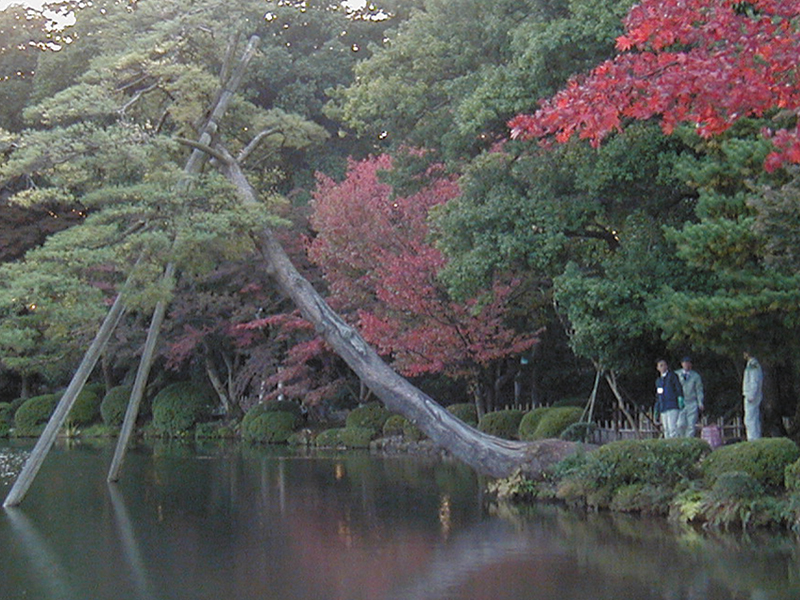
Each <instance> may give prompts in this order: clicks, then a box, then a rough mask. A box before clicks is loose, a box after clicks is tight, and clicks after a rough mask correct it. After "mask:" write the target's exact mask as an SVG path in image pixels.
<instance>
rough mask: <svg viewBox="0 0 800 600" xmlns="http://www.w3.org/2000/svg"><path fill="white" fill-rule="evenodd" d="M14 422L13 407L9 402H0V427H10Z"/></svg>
mask: <svg viewBox="0 0 800 600" xmlns="http://www.w3.org/2000/svg"><path fill="white" fill-rule="evenodd" d="M13 422H14V407H13V406H12V405H11V403H10V402H0V427H5V426H8V425H11V423H13Z"/></svg>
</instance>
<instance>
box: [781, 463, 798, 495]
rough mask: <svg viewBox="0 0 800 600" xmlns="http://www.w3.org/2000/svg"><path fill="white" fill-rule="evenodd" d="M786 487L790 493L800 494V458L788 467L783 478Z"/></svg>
mask: <svg viewBox="0 0 800 600" xmlns="http://www.w3.org/2000/svg"><path fill="white" fill-rule="evenodd" d="M783 481H784V485H785V486H786V489H787V490H789V491H790V492H800V458H799V459H797V460H796V461H794V462H793V463H792V464H790V465H786V469H785V470H784V476H783Z"/></svg>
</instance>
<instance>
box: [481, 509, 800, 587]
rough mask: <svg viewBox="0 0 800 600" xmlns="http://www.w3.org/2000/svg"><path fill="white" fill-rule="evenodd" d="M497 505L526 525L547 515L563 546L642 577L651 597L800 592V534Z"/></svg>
mask: <svg viewBox="0 0 800 600" xmlns="http://www.w3.org/2000/svg"><path fill="white" fill-rule="evenodd" d="M495 510H497V512H498V513H499V514H501V515H502V516H503V517H504V518H506V519H511V520H512V521H513V522H514V523H516V524H517V526H518V527H519V528H520V530H521V531H525V530H528V529H530V528H534V529H536V528H540V527H542V526H545V525H543V522H544V523H549V524H550V525H549V526H550V527H552V534H553V535H552V537H553V539H554V540H558V542H557V544H558V546H559V547H560V548H561V549H562V550H564V551H567V552H568V553H569V554H570V555H571V556H573V557H574V559H575V560H576V561H577V562H578V563H580V564H583V565H586V566H587V567H590V568H592V569H597V570H598V571H599V572H601V573H614V574H615V575H616V576H618V577H621V578H629V579H631V580H633V581H637V582H638V583H639V585H641V586H642V588H643V589H647V590H648V591H650V592H651V593H653V594H654V597H658V598H664V599H665V600H672V599H673V598H674V599H680V600H694V599H698V600H716V599H719V600H723V599H724V600H730V599H732V598H735V599H738V598H742V599H750V598H753V599H758V600H768V599H769V600H795V599H796V598H798V597H800V576H798V574H797V569H798V564H800V555H799V554H798V548H797V544H796V541H795V540H794V539H793V538H792V537H790V536H788V535H784V534H775V533H769V532H759V533H758V534H753V535H750V536H748V535H744V534H741V533H740V534H735V533H721V532H719V533H712V532H705V531H702V532H701V531H697V530H695V529H693V528H690V527H684V526H678V525H671V524H669V523H667V522H666V521H663V520H660V519H648V518H644V517H635V516H630V515H619V514H607V513H602V514H598V513H581V512H578V511H574V510H567V509H562V508H560V507H553V506H536V507H532V508H531V509H530V510H525V511H520V510H518V509H516V508H514V507H507V506H506V507H503V508H500V509H497V508H496V509H495ZM523 512H524V513H525V515H524V516H523Z"/></svg>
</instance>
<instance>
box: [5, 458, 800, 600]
mask: <svg viewBox="0 0 800 600" xmlns="http://www.w3.org/2000/svg"><path fill="white" fill-rule="evenodd" d="M1 453H2V449H0V455H1ZM109 459H110V452H109V451H107V450H106V449H97V448H87V447H81V446H78V447H76V448H74V449H72V450H66V449H64V448H61V449H60V450H58V451H56V452H55V453H54V455H53V456H51V457H49V458H48V461H46V462H45V465H44V466H43V468H42V471H41V472H40V475H39V479H41V481H38V480H37V483H36V484H35V486H34V487H33V488H32V489H31V493H30V494H29V495H28V497H27V498H26V501H25V503H24V504H23V505H22V507H21V508H20V509H17V512H12V511H6V512H5V513H0V547H2V548H4V557H3V560H2V561H0V598H4V599H6V598H8V599H13V598H22V597H35V598H37V599H41V600H49V599H51V598H57V599H66V600H72V599H76V600H77V599H80V600H85V599H87V598H91V599H92V600H105V599H106V598H108V599H111V598H114V599H118V598H138V599H142V600H154V599H156V598H170V599H171V600H172V599H182V598H186V599H191V600H202V599H205V598H208V599H211V598H214V599H216V598H220V597H224V598H232V599H235V600H250V599H253V600H255V599H258V600H264V599H266V600H273V599H274V600H279V599H280V600H305V599H314V600H362V599H364V600H367V599H368V600H485V599H486V598H491V599H492V600H522V599H524V600H529V599H535V600H549V599H553V600H555V599H558V600H577V599H580V600H585V599H592V600H604V599H608V600H611V599H614V600H628V599H631V600H633V599H636V600H693V599H695V598H703V599H704V600H745V599H747V600H789V599H791V600H796V598H800V581H799V580H798V579H799V578H798V565H800V556H798V548H797V541H796V539H795V538H794V537H792V536H782V535H764V536H757V537H754V538H749V539H748V538H745V537H742V536H733V535H728V536H717V537H715V536H710V535H708V534H702V535H701V534H698V533H697V532H695V531H693V530H680V529H678V530H676V529H674V528H671V527H669V526H668V525H667V524H665V523H664V522H662V521H646V520H640V519H630V518H627V519H624V518H613V517H610V516H608V515H597V514H589V515H581V514H578V513H575V512H571V511H564V510H560V509H558V508H557V507H552V506H538V507H535V508H533V509H531V510H529V511H520V510H518V509H513V508H510V507H507V506H492V507H487V506H485V503H484V501H483V498H482V497H481V495H480V489H481V485H480V482H479V481H478V480H477V478H476V477H475V476H474V475H473V474H472V473H471V472H470V471H469V470H468V469H466V468H464V467H462V466H460V465H457V464H453V463H440V462H432V461H425V460H421V459H413V458H384V459H381V458H376V457H373V456H370V455H369V454H366V453H347V454H342V453H316V454H303V453H299V454H298V453H290V452H287V451H285V450H284V451H279V450H275V449H265V448H246V447H245V448H239V447H236V446H223V447H212V448H201V449H200V450H199V451H198V450H197V449H195V448H191V447H187V446H185V445H165V444H159V445H158V446H155V447H153V448H139V449H136V450H134V451H133V452H131V454H129V456H128V458H127V460H126V472H125V475H124V478H123V480H122V481H121V482H120V483H119V484H116V485H112V486H107V485H106V483H105V472H106V468H107V463H108V460H109ZM8 485H10V482H5V481H0V493H2V492H3V491H4V490H3V486H8ZM36 486H38V487H36ZM86 590H90V591H91V593H89V594H86V593H85V592H86Z"/></svg>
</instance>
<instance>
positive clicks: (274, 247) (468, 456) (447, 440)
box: [209, 145, 574, 477]
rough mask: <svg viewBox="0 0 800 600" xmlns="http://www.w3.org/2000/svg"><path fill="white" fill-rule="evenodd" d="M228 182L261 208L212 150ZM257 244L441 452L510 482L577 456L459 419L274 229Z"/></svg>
mask: <svg viewBox="0 0 800 600" xmlns="http://www.w3.org/2000/svg"><path fill="white" fill-rule="evenodd" d="M209 150H210V151H211V152H212V153H213V155H214V156H215V158H217V160H218V163H219V166H220V168H221V169H222V171H223V172H224V173H225V175H226V177H227V178H228V179H229V180H230V181H231V182H232V183H233V184H234V185H235V186H236V189H237V190H238V192H239V195H240V197H241V199H242V202H243V203H244V204H246V205H250V206H257V205H258V201H257V196H256V193H255V190H253V188H252V186H251V185H250V184H249V182H248V180H247V178H246V177H245V175H244V173H243V172H242V170H241V168H240V166H239V163H238V162H237V161H236V160H235V159H234V158H233V156H231V155H230V153H229V152H228V151H227V150H226V149H225V148H223V147H221V146H219V145H217V146H215V147H214V148H213V149H209ZM255 243H256V245H257V247H258V249H259V251H260V252H261V254H262V255H263V256H264V258H265V259H266V261H267V264H268V265H269V269H270V274H271V275H272V276H273V277H274V278H275V280H276V281H277V283H278V285H279V286H280V288H281V290H283V292H284V293H286V294H287V295H288V296H289V297H291V299H292V300H293V301H294V303H295V305H296V306H297V308H298V309H299V310H300V312H301V314H302V315H303V317H304V318H305V319H306V320H308V321H309V322H310V323H312V324H313V325H314V327H315V329H316V331H317V333H319V334H320V335H321V336H322V337H323V338H324V339H325V341H326V342H328V344H329V345H330V346H331V348H333V350H334V352H336V353H337V354H338V355H339V356H340V357H341V358H342V359H343V360H344V361H345V362H346V363H347V364H348V366H349V367H350V368H351V369H352V370H353V371H354V372H355V373H356V375H358V377H359V378H360V379H361V381H362V382H364V384H365V385H367V386H368V387H369V388H370V389H371V390H372V391H373V392H374V393H375V395H376V396H378V398H380V400H381V401H382V402H383V403H384V405H385V406H386V407H387V408H388V409H389V410H391V411H394V412H397V413H400V414H402V415H403V416H405V417H406V418H407V419H409V420H410V421H411V422H412V423H414V424H415V425H416V426H417V427H419V428H420V429H421V430H422V431H423V432H424V433H425V434H426V435H427V436H428V437H429V438H430V439H431V440H432V441H433V442H434V443H435V444H436V445H437V446H439V447H441V448H444V449H446V450H448V451H449V452H450V453H451V454H452V455H453V456H455V457H456V458H458V459H460V460H461V461H463V462H465V463H466V464H468V465H470V466H472V467H473V468H474V469H475V470H476V471H478V472H479V473H482V474H485V475H489V476H493V477H505V476H508V475H510V474H511V473H513V472H514V471H515V470H517V469H522V470H523V471H524V472H526V473H529V474H533V475H536V474H540V473H541V472H542V470H543V469H545V468H546V467H547V466H549V465H550V464H552V463H553V462H555V461H556V460H559V459H560V458H563V457H564V456H565V455H566V454H568V453H570V452H572V451H573V448H574V444H571V443H569V442H562V441H559V440H546V441H542V442H532V443H523V442H517V441H510V440H503V439H500V438H497V437H494V436H490V435H487V434H485V433H483V432H481V431H478V430H477V429H474V428H473V427H470V426H468V425H466V424H465V423H464V422H462V421H461V420H459V419H457V418H456V417H455V416H453V415H452V414H451V413H449V412H448V411H447V410H445V409H444V408H443V407H442V406H441V405H440V404H438V403H437V402H435V401H434V400H433V399H432V398H430V397H429V396H427V395H426V394H425V393H423V392H422V391H421V390H419V389H417V388H416V387H414V386H413V385H412V384H411V383H409V382H408V381H407V380H406V379H404V378H403V377H401V376H400V375H398V374H397V373H396V372H395V371H394V370H393V369H392V368H391V367H390V366H389V365H387V364H386V363H385V362H384V361H383V359H381V357H380V356H379V355H378V354H377V352H375V350H374V349H373V348H372V347H370V345H369V344H367V342H366V341H365V340H364V338H362V337H361V335H360V334H359V333H358V331H356V330H355V329H354V328H353V327H351V326H350V325H348V324H347V323H345V322H344V320H343V319H342V318H341V317H340V316H339V315H338V314H336V312H334V311H333V310H332V309H331V308H330V306H328V304H327V303H326V302H325V300H324V299H323V298H322V296H320V294H319V293H318V292H317V291H316V290H315V289H314V287H313V286H312V285H311V284H310V283H309V282H308V280H306V279H305V278H304V277H303V276H302V275H300V273H299V272H298V271H297V269H296V268H295V267H294V265H293V264H292V262H291V260H290V259H289V257H288V256H287V254H286V252H285V251H284V250H283V248H282V247H281V245H280V243H279V242H278V239H277V237H276V235H275V233H274V231H273V230H272V229H270V228H269V227H266V228H264V229H263V230H262V231H261V232H260V234H259V235H257V236H255Z"/></svg>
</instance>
